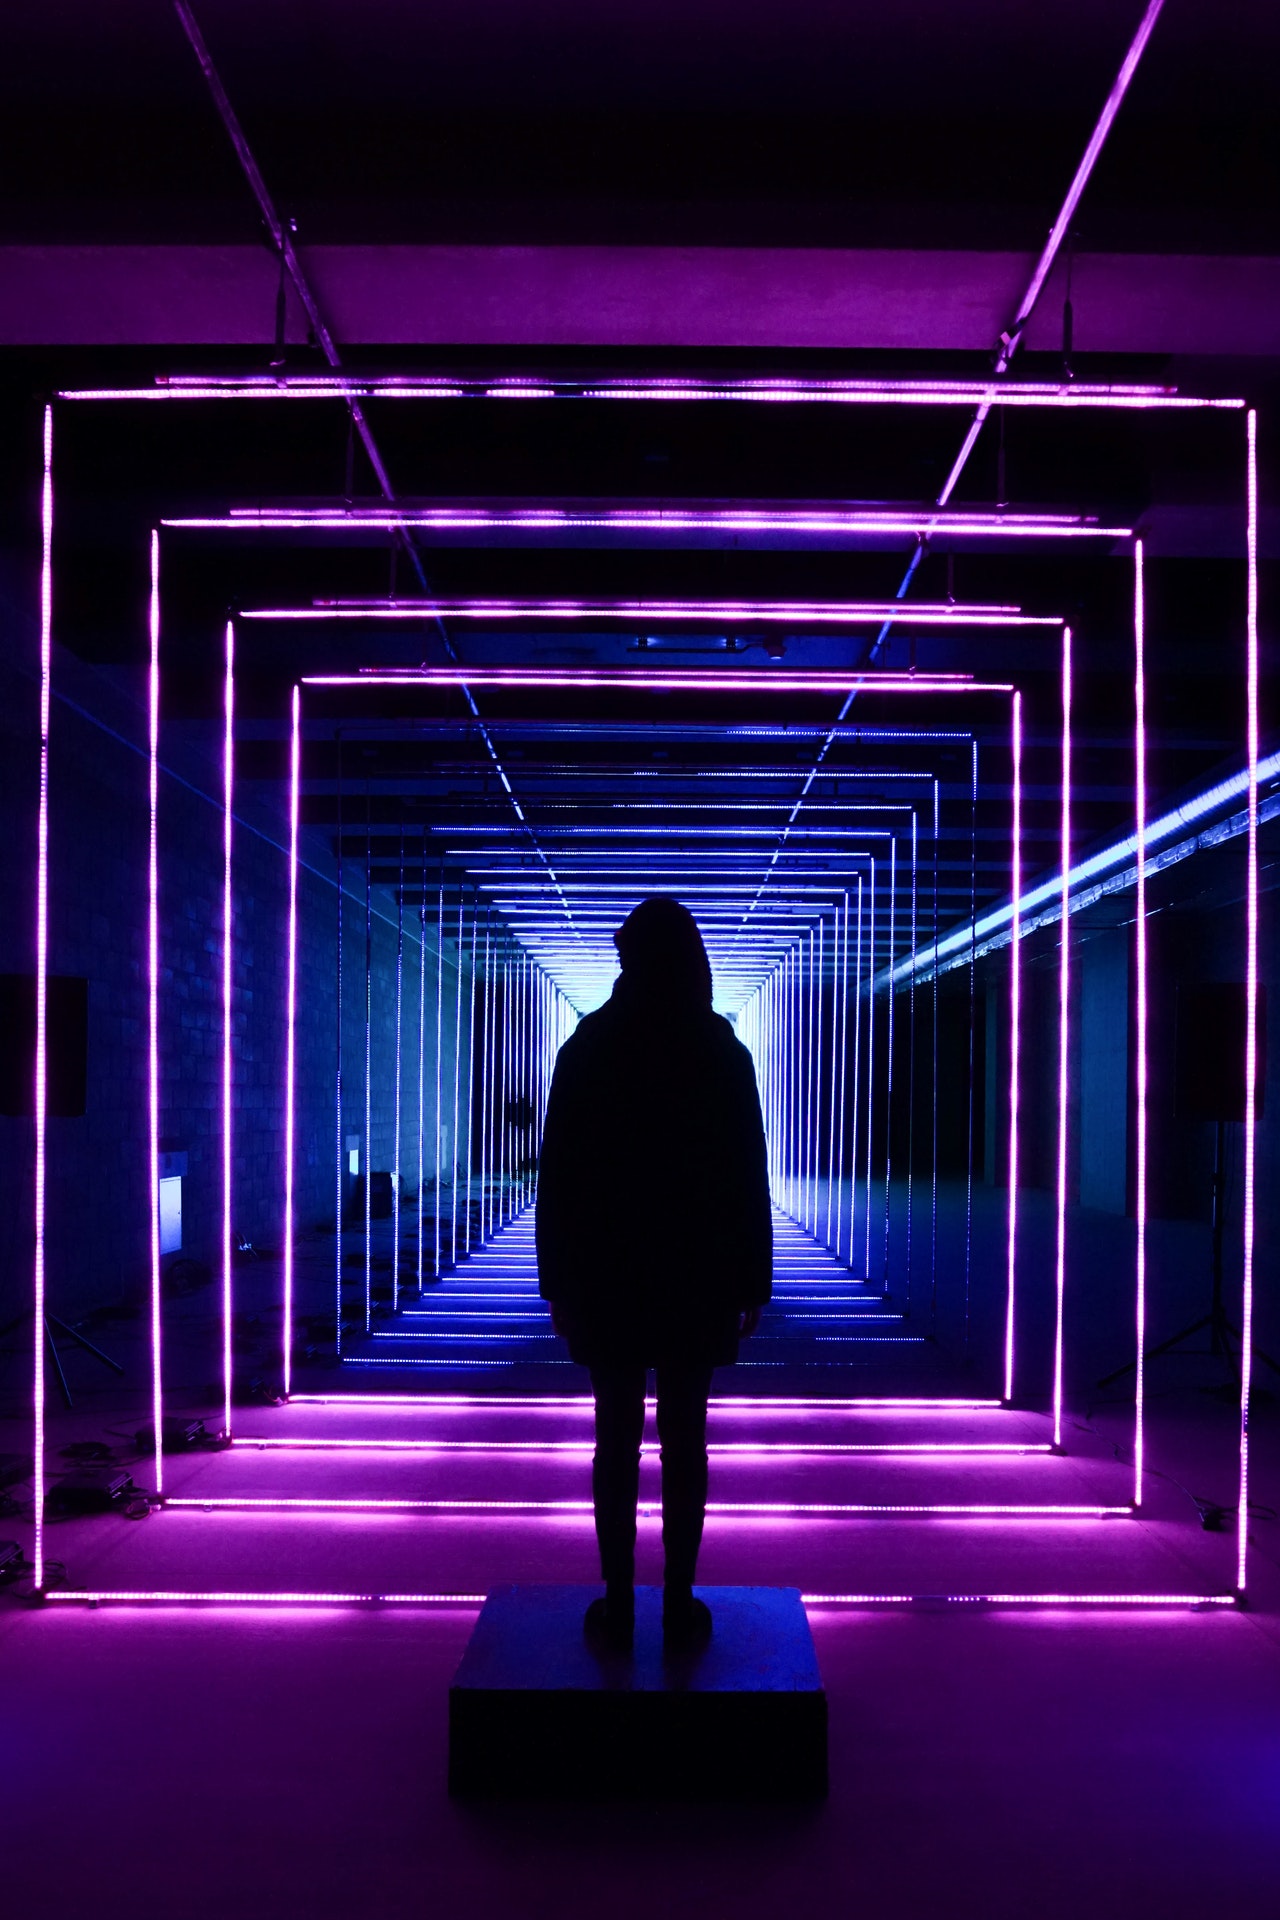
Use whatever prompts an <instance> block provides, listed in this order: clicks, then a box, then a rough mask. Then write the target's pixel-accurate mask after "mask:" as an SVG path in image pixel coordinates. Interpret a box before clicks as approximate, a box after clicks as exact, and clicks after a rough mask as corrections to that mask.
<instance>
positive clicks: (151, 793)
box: [147, 528, 164, 1494]
mask: <svg viewBox="0 0 1280 1920" xmlns="http://www.w3.org/2000/svg"><path fill="white" fill-rule="evenodd" d="M149 627H150V641H151V663H150V668H149V674H148V708H147V711H148V736H147V737H148V816H149V821H148V839H147V1113H148V1120H149V1123H150V1136H151V1137H150V1149H151V1418H152V1421H153V1423H154V1429H155V1471H156V1492H157V1494H161V1493H163V1491H164V1387H163V1353H162V1347H161V1338H162V1328H161V1313H160V1301H161V1292H160V839H159V802H160V535H159V533H158V532H157V531H156V530H155V529H154V528H153V530H152V534H151V600H150V608H149Z"/></svg>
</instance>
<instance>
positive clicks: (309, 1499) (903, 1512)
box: [165, 1493, 1133, 1520]
mask: <svg viewBox="0 0 1280 1920" xmlns="http://www.w3.org/2000/svg"><path fill="white" fill-rule="evenodd" d="M165 1505H166V1506H167V1507H184V1508H187V1509H188V1510H191V1511H204V1512H210V1511H214V1512H224V1513H226V1512H261V1511H267V1512H284V1513H289V1512H303V1513H330V1512H333V1513H550V1514H573V1515H581V1516H583V1517H587V1516H589V1515H590V1514H591V1512H592V1504H591V1501H590V1500H572V1499H570V1500H480V1499H474V1498H470V1497H467V1496H463V1497H462V1498H459V1499H456V1500H409V1499H400V1498H387V1499H378V1498H375V1497H372V1496H363V1495H357V1496H351V1497H348V1496H341V1495H328V1494H247V1493H233V1494H217V1495H209V1496H206V1497H205V1498H203V1499H201V1498H198V1497H197V1498H195V1499H187V1498H182V1499H169V1500H167V1501H166V1502H165ZM1132 1511H1133V1509H1132V1508H1131V1507H1127V1506H1125V1507H1103V1506H1093V1505H1080V1506H1064V1505H1060V1504H1036V1503H1029V1504H1027V1505H1025V1506H1013V1505H1007V1504H1006V1505H1000V1504H996V1503H982V1502H978V1503H972V1504H963V1503H947V1502H933V1503H928V1502H924V1503H921V1504H918V1505H914V1506H909V1505H905V1504H903V1505H879V1506H877V1505H873V1504H869V1503H867V1502H864V1501H855V1500H843V1501H841V1500H812V1501H804V1500H709V1501H708V1502H707V1514H708V1516H711V1515H714V1516H715V1518H716V1519H718V1520H735V1519H744V1520H756V1519H779V1520H805V1519H809V1518H813V1519H818V1520H829V1519H844V1518H848V1519H892V1518H894V1517H902V1518H905V1519H912V1520H925V1519H938V1520H1119V1519H1127V1518H1128V1517H1129V1516H1130V1515H1131V1513H1132ZM645 1517H646V1518H648V1517H649V1515H648V1512H647V1511H646V1514H645Z"/></svg>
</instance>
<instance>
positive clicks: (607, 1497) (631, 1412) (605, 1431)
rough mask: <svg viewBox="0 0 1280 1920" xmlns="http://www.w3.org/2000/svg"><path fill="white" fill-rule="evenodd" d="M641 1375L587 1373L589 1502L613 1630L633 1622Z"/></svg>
mask: <svg viewBox="0 0 1280 1920" xmlns="http://www.w3.org/2000/svg"><path fill="white" fill-rule="evenodd" d="M644 1388H645V1369H644V1368H643V1367H642V1366H639V1365H636V1364H632V1363H630V1362H623V1363H621V1364H614V1365H610V1366H604V1367H593V1368H592V1369H591V1391H592V1393H593V1394H594V1395H595V1402H596V1450H595V1457H594V1459H593V1460H592V1463H591V1499H592V1504H593V1506H594V1508H595V1517H596V1543H597V1545H598V1546H599V1549H600V1572H601V1575H602V1576H603V1579H604V1583H605V1599H606V1609H605V1610H602V1611H607V1613H608V1615H609V1616H610V1618H611V1621H612V1622H613V1624H614V1625H618V1626H621V1627H623V1628H626V1627H628V1626H629V1622H630V1621H631V1620H632V1619H634V1611H635V1600H634V1588H635V1577H636V1498H637V1496H638V1494H639V1491H640V1442H641V1439H642V1438H643V1435H644Z"/></svg>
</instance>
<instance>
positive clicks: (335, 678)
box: [241, 615, 1060, 739]
mask: <svg viewBox="0 0 1280 1920" xmlns="http://www.w3.org/2000/svg"><path fill="white" fill-rule="evenodd" d="M247 617H248V616H247V615H242V616H241V618H247ZM317 617H320V616H317ZM993 624H996V623H993ZM1059 624H1060V623H1059V622H1058V621H1057V620H1055V621H1053V622H1052V625H1053V626H1054V627H1057V626H1058V625H1059ZM302 683H303V685H304V686H307V687H424V688H433V687H449V688H452V687H481V688H483V687H497V688H504V687H520V688H538V687H543V688H552V689H561V690H563V689H565V688H590V689H593V690H596V689H604V690H610V689H612V690H616V691H618V692H620V693H637V692H639V693H716V692H719V693H723V691H724V688H725V685H726V683H731V684H732V686H733V689H734V691H735V692H737V693H773V694H777V693H858V694H861V695H862V696H863V697H867V696H869V695H871V694H880V693H915V694H946V693H965V694H972V693H1012V692H1013V684H1012V682H1011V681H1008V680H975V679H973V678H972V677H970V676H968V675H965V674H948V675H943V674H923V673H918V674H916V675H915V677H914V678H911V677H910V676H908V675H906V674H901V673H891V672H888V671H881V670H880V669H877V670H876V671H874V672H872V673H862V674H859V675H857V676H856V677H851V676H850V675H848V674H843V673H831V672H827V671H826V670H825V669H821V670H818V671H813V672H805V673H803V674H802V673H800V672H792V671H790V670H788V669H787V668H785V667H780V668H779V669H778V670H777V671H776V672H772V673H758V672H757V671H756V670H755V668H753V667H743V668H737V667H729V668H726V669H723V670H719V669H717V670H714V671H712V672H710V673H707V672H704V671H701V670H699V669H697V668H694V667H687V668H682V669H663V670H661V671H640V672H635V671H633V669H631V668H630V667H606V668H598V669H597V668H595V667H570V668H565V669H556V668H554V667H540V668H537V669H536V670H535V669H527V668H522V667H471V666H469V667H467V668H466V669H465V673H458V672H454V671H453V670H452V669H449V668H445V667H415V668H414V669H412V671H407V670H405V669H403V668H398V667H370V668H368V669H367V670H365V671H363V672H360V673H308V674H304V675H303V680H302ZM878 737H879V738H881V739H883V738H886V737H888V736H887V735H886V734H885V733H884V732H883V731H882V732H881V733H880V734H879V736H878ZM893 737H895V738H900V739H908V738H911V737H913V736H911V735H908V734H895V735H894V736H893ZM961 737H963V738H968V736H967V735H964V736H961Z"/></svg>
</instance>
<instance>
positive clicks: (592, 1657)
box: [449, 1586, 827, 1800]
mask: <svg viewBox="0 0 1280 1920" xmlns="http://www.w3.org/2000/svg"><path fill="white" fill-rule="evenodd" d="M697 1591H698V1593H699V1595H700V1597H701V1598H702V1599H704V1600H705V1601H706V1602H707V1605H708V1606H709V1607H710V1608H711V1613H712V1618H713V1621H714V1631H713V1633H712V1637H711V1640H710V1642H709V1643H708V1645H707V1646H706V1647H705V1648H703V1649H702V1650H701V1651H700V1652H698V1653H696V1654H680V1655H672V1654H666V1653H664V1649H663V1644H662V1592H661V1589H660V1588H658V1587H640V1588H637V1590H636V1637H635V1650H634V1652H633V1653H631V1654H599V1653H596V1652H593V1651H592V1649H591V1648H589V1647H588V1646H587V1644H586V1642H585V1640H584V1639H583V1633H582V1617H583V1615H584V1613H585V1612H586V1609H587V1605H588V1603H589V1602H590V1601H591V1600H593V1599H594V1598H596V1597H597V1595H598V1594H599V1593H600V1588H599V1587H578V1586H573V1587H569V1586H565V1587H558V1586H557V1587H553V1586H527V1587H520V1586H512V1587H498V1588H496V1589H495V1590H494V1592H492V1593H491V1594H490V1595H489V1597H488V1599H487V1600H486V1601H485V1603H484V1608H483V1611H482V1612H481V1614H480V1618H479V1620H478V1621H477V1622H476V1626H475V1631H474V1632H473V1633H472V1636H471V1640H470V1642H469V1644H468V1646H467V1650H466V1653H465V1654H464V1655H463V1658H462V1664H461V1665H460V1666H459V1668H458V1671H457V1673H456V1674H455V1675H454V1679H453V1684H452V1686H451V1688H450V1690H449V1787H450V1791H451V1792H453V1793H457V1794H488V1795H506V1796H517V1795H518V1796H521V1797H531V1798H532V1797H542V1798H549V1797H555V1798H601V1797H611V1796H619V1795H627V1796H638V1797H642V1798H646V1799H650V1798H652V1799H672V1798H675V1799H700V1800H701V1799H760V1800H808V1799H816V1798H820V1797H821V1796H822V1795H823V1794H825V1792H826V1790H827V1699H826V1695H825V1693H824V1692H823V1690H822V1680H821V1676H820V1675H819V1673H818V1662H817V1658H816V1656H815V1653H814V1648H813V1639H812V1636H811V1635H810V1632H809V1622H808V1620H807V1618H806V1616H805V1611H804V1607H803V1606H802V1605H801V1601H800V1594H799V1591H798V1589H796V1588H794V1587H699V1588H698V1589H697Z"/></svg>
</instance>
